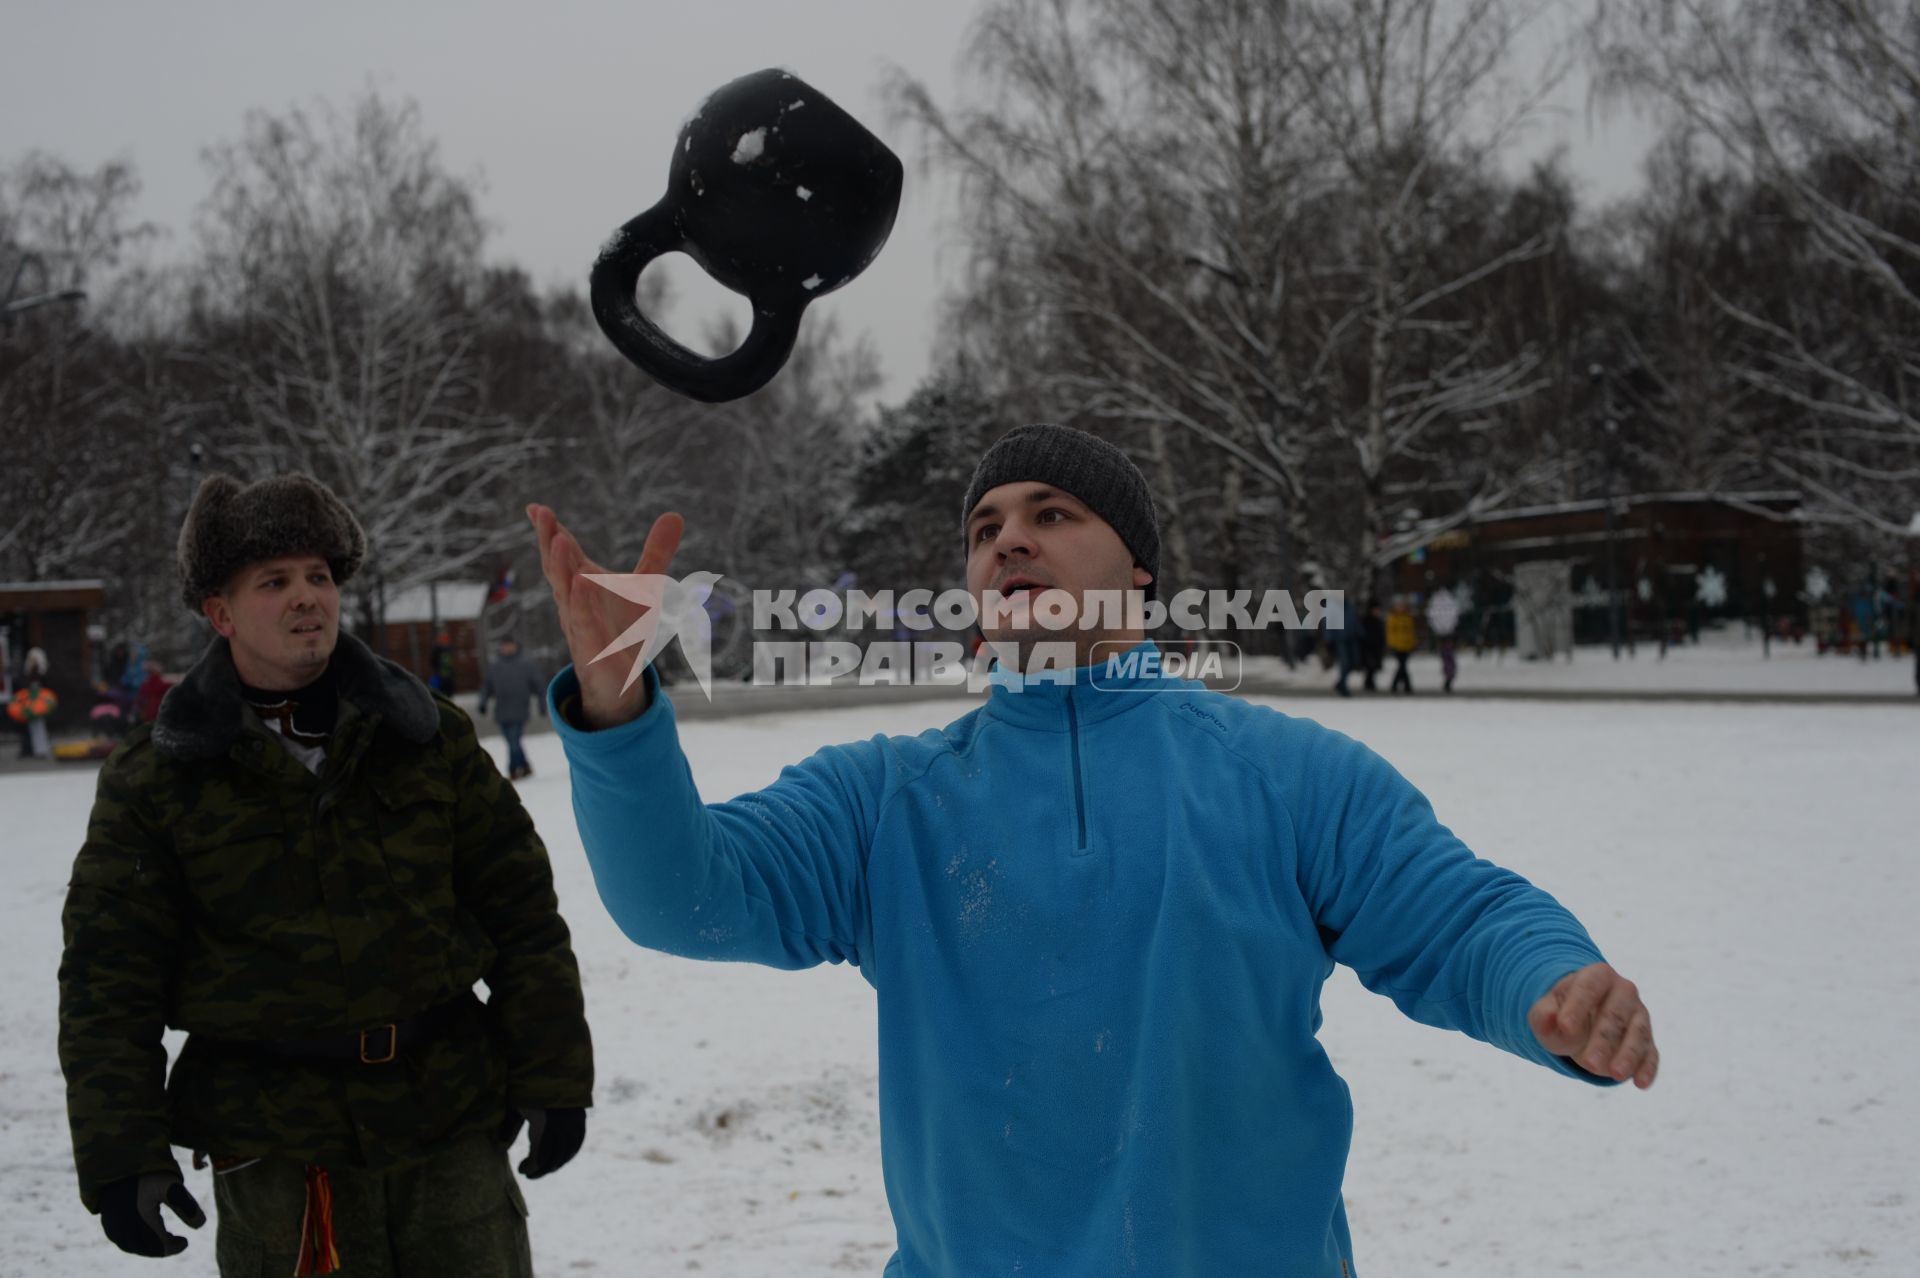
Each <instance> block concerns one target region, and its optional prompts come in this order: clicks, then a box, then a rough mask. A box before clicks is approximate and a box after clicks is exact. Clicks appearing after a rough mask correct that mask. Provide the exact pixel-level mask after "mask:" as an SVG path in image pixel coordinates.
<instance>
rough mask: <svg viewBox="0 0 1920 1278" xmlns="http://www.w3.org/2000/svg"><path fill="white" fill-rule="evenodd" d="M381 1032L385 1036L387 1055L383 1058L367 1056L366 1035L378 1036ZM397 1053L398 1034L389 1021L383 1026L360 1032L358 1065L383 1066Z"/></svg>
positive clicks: (398, 1050) (394, 1026)
mask: <svg viewBox="0 0 1920 1278" xmlns="http://www.w3.org/2000/svg"><path fill="white" fill-rule="evenodd" d="M383 1031H384V1032H385V1033H386V1036H387V1054H386V1055H385V1056H371V1055H369V1054H368V1053H367V1035H369V1034H379V1033H381V1032H383ZM399 1053H400V1032H399V1029H398V1027H397V1026H396V1024H395V1023H394V1022H392V1021H389V1022H387V1023H386V1024H385V1025H376V1026H374V1027H373V1028H372V1029H363V1030H361V1031H360V1063H361V1064H362V1065H385V1064H386V1063H387V1062H389V1061H391V1060H392V1059H393V1058H394V1057H395V1056H397V1055H399Z"/></svg>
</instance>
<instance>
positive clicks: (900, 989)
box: [528, 425, 1659, 1278]
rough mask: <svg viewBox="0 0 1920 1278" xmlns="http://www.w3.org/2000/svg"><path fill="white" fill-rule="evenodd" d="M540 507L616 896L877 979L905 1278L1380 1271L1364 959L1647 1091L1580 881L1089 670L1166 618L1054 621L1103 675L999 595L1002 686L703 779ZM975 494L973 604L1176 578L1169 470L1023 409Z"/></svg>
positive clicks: (622, 615)
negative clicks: (1363, 1235) (1350, 977)
mask: <svg viewBox="0 0 1920 1278" xmlns="http://www.w3.org/2000/svg"><path fill="white" fill-rule="evenodd" d="M528 514H529V517H530V518H531V519H532V521H533V523H534V525H535V528H536V530H537V532H538V536H539V542H540V552H541V560H542V563H543V565H544V567H545V570H546V574H547V579H548V581H549V583H550V585H551V586H552V588H553V593H554V597H555V602H556V605H557V606H558V609H559V613H560V617H561V620H562V623H563V627H564V629H565V631H566V636H567V642H568V646H569V648H570V649H571V651H572V654H573V656H574V659H575V664H574V665H573V666H571V667H569V668H568V669H567V670H565V671H563V672H562V673H561V674H560V675H559V676H558V677H557V678H556V679H555V680H554V682H553V684H552V686H551V688H550V689H549V692H548V696H549V698H550V704H551V706H552V707H553V715H552V717H553V722H554V723H555V725H556V726H557V728H558V731H559V733H560V735H561V739H562V741H563V742H564V745H565V749H566V753H567V758H568V761H569V763H570V765H571V768H572V776H573V800H574V812H575V816H576V818H577V820H578V822H579V827H580V834H581V838H582V842H583V844H584V846H585V849H586V853H587V856H588V859H589V861H590V862H591V865H592V870H593V874H594V879H595V883H596V885H597V887H598V890H599V892H600V896H601V899H602V901H603V902H604V903H605V905H606V908H607V910H608V911H609V913H610V914H611V915H612V917H613V918H614V920H615V921H616V922H617V923H618V924H619V926H620V927H621V929H622V930H623V931H624V932H625V933H626V934H627V936H628V937H630V938H631V939H632V940H633V941H634V942H636V943H637V944H640V945H644V946H647V947H649V948H653V949H658V950H664V951H666V952H668V953H672V954H678V955H684V956H687V957H690V958H700V959H722V960H744V961H750V962H757V963H764V964H769V965H771V966H774V967H782V968H800V967H807V966H810V965H812V964H816V963H822V962H846V963H851V964H854V965H855V966H857V967H858V968H859V970H860V973H861V975H862V976H864V977H865V978H866V979H867V981H868V982H869V983H871V984H872V986H873V988H874V990H875V992H876V995H877V997H878V1006H879V1038H880V1042H879V1049H880V1053H879V1054H880V1123H881V1156H882V1165H883V1171H884V1176H885V1182H886V1189H887V1197H888V1202H889V1204H890V1206H891V1208H892V1212H893V1216H894V1221H895V1224H896V1230H897V1247H898V1250H897V1251H896V1252H895V1254H894V1256H893V1258H892V1260H891V1261H890V1262H889V1264H888V1265H887V1269H886V1273H887V1275H888V1276H889V1278H920V1276H922V1275H942V1276H951V1275H972V1274H1021V1275H1034V1276H1036V1278H1037V1276H1043V1275H1044V1276H1053V1275H1086V1276H1088V1278H1113V1276H1114V1275H1123V1274H1128V1273H1140V1274H1152V1275H1174V1274H1191V1275H1208V1276H1212V1275H1224V1274H1252V1273H1265V1274H1285V1275H1289V1276H1290V1278H1307V1276H1312V1278H1351V1276H1352V1275H1353V1274H1354V1273H1355V1272H1357V1271H1356V1269H1355V1268H1354V1261H1353V1243H1352V1240H1351V1238H1350V1236H1349V1233H1348V1229H1347V1221H1346V1215H1345V1211H1344V1209H1343V1207H1342V1204H1341V1195H1340V1186H1341V1178H1342V1175H1343V1172H1344V1169H1345V1164H1346V1158H1347V1150H1348V1145H1349V1140H1350V1137H1351V1132H1352V1107H1351V1103H1350V1101H1349V1099H1348V1093H1347V1088H1346V1086H1345V1084H1344V1083H1343V1082H1342V1081H1341V1079H1340V1078H1339V1076H1338V1075H1337V1074H1335V1072H1334V1070H1333V1066H1332V1064H1331V1063H1330V1062H1329V1060H1328V1058H1327V1054H1326V1052H1325V1051H1324V1050H1323V1049H1322V1048H1321V1045H1320V1043H1319V1041H1318V1040H1317V1038H1316V1031H1317V1030H1318V1029H1319V1026H1320V1019H1321V1018H1320V1006H1319V1002H1320V989H1321V986H1322V984H1323V982H1324V981H1325V980H1326V979H1327V977H1328V975H1330V974H1331V973H1332V971H1333V966H1334V964H1335V963H1346V964H1348V965H1350V966H1351V967H1352V968H1353V969H1354V970H1355V971H1356V972H1357V973H1358V974H1359V977H1360V979H1361V981H1362V982H1364V983H1365V984H1366V985H1367V987H1368V988H1370V989H1372V990H1374V991H1376V992H1378V993H1381V994H1385V995H1386V996H1387V997H1389V998H1391V999H1392V1000H1393V1001H1394V1002H1395V1003H1396V1004H1398V1006H1399V1007H1400V1008H1401V1010H1402V1011H1404V1012H1406V1013H1407V1015H1409V1016H1412V1017H1414V1018H1415V1019H1416V1020H1419V1021H1422V1022H1424V1023H1426V1024H1430V1025H1435V1026H1439V1027H1441V1028H1445V1029H1454V1030H1460V1031H1463V1032H1465V1033H1467V1034H1471V1035H1473V1036H1474V1037H1475V1038H1478V1039H1481V1040H1483V1041H1485V1042H1488V1043H1491V1044H1493V1045H1494V1046H1496V1047H1501V1048H1504V1049H1506V1050H1507V1051H1509V1052H1512V1053H1514V1054H1515V1055H1517V1056H1520V1057H1523V1058H1525V1059H1527V1060H1530V1061H1533V1062H1535V1063H1536V1064H1539V1065H1542V1066H1544V1067H1546V1068H1548V1069H1552V1070H1556V1071H1558V1072H1560V1073H1562V1074H1565V1075H1567V1076H1568V1077H1570V1078H1576V1079H1582V1080H1585V1081H1588V1082H1592V1083H1598V1084H1610V1083H1616V1082H1621V1081H1624V1080H1626V1079H1628V1078H1631V1079H1633V1080H1634V1081H1635V1083H1636V1084H1638V1085H1639V1086H1640V1087H1643V1088H1644V1087H1648V1086H1651V1085H1652V1083H1653V1080H1654V1075H1655V1072H1656V1071H1657V1069H1658V1066H1659V1055H1658V1053H1657V1051H1656V1050H1655V1047H1654V1043H1653V1035H1652V1029H1651V1026H1650V1022H1649V1019H1648V1015H1647V1010H1646V1008H1645V1007H1644V1006H1643V1005H1642V1003H1641V1001H1640V998H1639V995H1638V992H1637V991H1636V990H1635V988H1634V986H1633V984H1632V983H1631V982H1630V981H1627V980H1626V979H1625V978H1623V977H1621V976H1620V975H1619V974H1617V973H1616V972H1615V971H1614V970H1613V969H1612V968H1611V967H1609V966H1608V965H1607V964H1606V963H1605V961H1604V960H1603V959H1602V957H1601V954H1600V952H1599V950H1598V949H1597V948H1596V947H1595V946H1594V943H1593V942H1592V941H1591V940H1590V939H1589V938H1588V936H1587V933H1586V932H1585V930H1584V929H1583V928H1582V927H1581V926H1580V924H1579V923H1578V922H1577V921H1576V920H1575V919H1574V918H1573V916H1572V915H1571V914H1569V913H1568V912H1567V911H1566V910H1565V909H1563V908H1562V907H1561V906H1560V905H1559V904H1558V903H1557V902H1555V901H1554V899H1553V898H1552V897H1550V896H1549V895H1547V894H1546V893H1545V892H1543V891H1541V890H1540V889H1538V888H1536V887H1534V886H1532V885H1531V884H1529V883H1528V882H1527V881H1526V880H1525V879H1523V878H1521V877H1520V876H1519V875H1517V874H1514V873H1512V872H1510V871H1507V870H1503V869H1500V868H1499V867H1497V866H1494V865H1491V864H1489V863H1488V862H1486V861H1482V860H1478V859H1476V858H1475V857H1474V855H1473V853H1472V852H1470V851H1469V850H1468V849H1467V848H1466V847H1465V846H1463V845H1462V844H1461V842H1460V840H1459V839H1457V838H1456V837H1454V835H1453V834H1452V833H1451V832H1449V831H1448V830H1447V828H1446V827H1445V826H1443V825H1441V824H1440V823H1439V821H1438V820H1436V819H1435V817H1434V813H1433V810H1432V808H1431V807H1430V806H1429V805H1428V802H1427V800H1426V798H1425V797H1424V796H1423V795H1422V794H1421V793H1420V792H1419V791H1418V790H1416V789H1415V788H1414V787H1413V786H1412V785H1411V784H1409V783H1408V782H1407V781H1406V780H1405V779H1404V778H1402V777H1401V776H1400V775H1399V774H1398V773H1397V772H1395V771H1394V769H1393V768H1392V767H1390V766H1389V765H1388V764H1387V763H1386V762H1385V761H1384V760H1382V759H1381V758H1380V757H1379V756H1377V755H1375V754H1374V753H1373V752H1371V751H1370V750H1368V749H1367V748H1366V747H1365V746H1362V745H1360V744H1359V743H1357V742H1355V741H1353V740H1350V739H1349V738H1347V737H1345V736H1342V735H1341V734H1339V733H1337V732H1333V731H1330V730H1328V729H1326V728H1322V727H1320V726H1318V725H1317V724H1314V723H1311V722H1309V721H1307V720H1303V719H1295V718H1291V717H1288V716H1286V715H1283V714H1280V713H1277V712H1276V711H1274V710H1271V709H1268V708H1266V707H1264V706H1256V705H1251V704H1249V703H1247V702H1244V701H1241V700H1238V699H1236V698H1233V697H1230V696H1226V695H1223V694H1218V693H1213V692H1209V691H1207V690H1205V689H1204V688H1203V687H1202V686H1201V685H1200V684H1198V683H1195V682H1191V681H1187V680H1181V679H1172V678H1164V677H1158V676H1156V675H1154V674H1153V673H1152V672H1151V670H1150V669H1149V668H1147V667H1145V666H1143V665H1141V664H1138V663H1136V664H1135V666H1134V667H1133V669H1132V671H1131V672H1130V673H1128V672H1126V671H1124V670H1122V672H1121V673H1120V674H1119V675H1117V676H1116V675H1114V674H1113V673H1112V669H1109V670H1108V672H1107V674H1106V675H1105V676H1104V677H1099V678H1097V679H1096V678H1095V677H1094V676H1095V675H1096V674H1098V673H1099V672H1098V671H1097V670H1096V669H1095V668H1094V667H1093V666H1091V665H1087V664H1086V663H1087V662H1089V661H1091V660H1092V658H1093V656H1094V654H1095V647H1096V645H1106V646H1105V647H1102V648H1101V649H1100V651H1101V652H1111V651H1113V650H1114V649H1115V648H1116V647H1119V648H1127V647H1131V646H1133V645H1139V644H1141V643H1142V642H1143V641H1144V635H1143V634H1142V633H1141V632H1140V631H1139V630H1137V629H1135V630H1127V629H1095V630H1090V631H1082V630H1074V631H1072V632H1071V633H1070V634H1068V635H1066V636H1064V637H1066V638H1069V639H1071V641H1072V642H1073V643H1074V644H1075V649H1076V653H1077V654H1078V656H1079V658H1080V660H1081V662H1082V667H1081V668H1076V669H1075V670H1074V671H1073V672H1072V673H1073V675H1074V676H1076V677H1074V678H1071V679H1058V678H1054V677H1046V676H1042V675H1039V674H1036V673H1035V671H1034V670H1033V669H1032V668H1031V665H1030V664H1029V661H1030V654H1033V653H1035V652H1037V651H1038V644H1039V642H1040V641H1042V640H1043V639H1059V638H1061V637H1063V636H1061V635H1056V634H1053V633H1052V632H1043V631H1041V630H1040V629H1039V628H1038V627H1036V626H1033V625H1031V624H1029V625H1027V626H1025V627H1022V626H1021V625H1020V619H1019V618H1017V617H1016V618H1015V619H1013V620H1012V621H1005V622H1001V621H998V620H992V619H990V620H988V621H986V622H985V623H984V624H985V627H986V629H987V638H988V639H989V640H992V641H995V642H996V643H1005V644H1010V645H1012V648H1011V649H1010V650H1011V651H1013V652H1014V653H1016V654H1017V657H1016V660H1015V662H1014V663H1013V664H1015V665H1017V666H1018V667H1019V668H1017V669H1004V668H1003V670H1002V671H1001V672H1000V673H999V674H998V675H997V676H996V681H995V685H994V686H993V687H992V689H991V693H990V696H989V697H988V699H987V700H986V702H985V703H984V704H983V705H981V706H980V707H979V708H978V709H976V710H974V711H972V712H971V713H969V714H966V715H963V716H961V717H960V718H959V719H957V720H956V721H954V722H953V723H952V724H949V725H948V726H947V727H945V728H940V729H936V730H932V731H928V732H924V733H921V734H920V735H919V736H914V737H887V736H876V737H874V738H872V739H870V740H867V741H861V742H855V743H852V744H848V745H839V746H831V747H828V748H826V749H823V750H820V751H819V752H818V753H816V754H814V755H813V756H812V757H811V758H808V759H806V760H804V761H803V762H800V763H798V764H795V765H793V766H791V767H788V768H787V769H786V770H785V771H784V772H782V774H781V775H780V777H779V779H778V780H776V781H775V782H774V783H773V784H772V785H770V786H768V787H767V788H765V789H764V790H760V791H758V792H756V793H752V794H746V795H742V796H740V797H739V798H736V799H733V800H731V801H729V802H726V803H714V804H707V803H703V802H702V800H701V797H700V792H699V789H698V787H697V786H696V784H695V781H694V777H693V775H692V773H691V771H690V770H689V768H688V765H687V760H686V757H685V755H684V754H683V753H682V752H681V748H680V742H679V739H678V735H677V731H676V728H675V721H674V709H673V704H672V702H671V701H670V700H669V699H668V698H667V697H666V696H665V695H664V694H663V693H662V691H661V689H660V685H659V682H658V680H657V678H656V677H655V676H654V675H653V673H652V672H651V671H650V670H649V671H648V672H647V673H646V674H645V676H644V678H643V679H641V680H639V681H636V682H634V683H633V686H632V687H630V688H629V687H628V686H627V684H628V678H627V673H628V672H627V669H626V664H627V663H626V662H624V661H620V660H611V661H601V662H598V663H595V662H594V658H595V657H596V656H598V655H599V654H600V653H601V652H602V651H603V650H605V649H606V648H607V647H608V646H609V644H611V643H612V642H613V641H614V640H615V639H616V638H617V637H619V636H620V635H622V633H623V632H625V631H626V630H627V629H628V628H629V626H631V625H632V624H633V623H634V622H635V621H636V620H638V619H639V618H640V617H641V615H642V612H641V609H640V608H639V606H638V605H636V604H634V603H632V602H629V601H628V600H626V599H624V598H622V597H620V596H618V595H616V594H614V593H613V592H612V591H610V590H604V589H600V588H598V587H597V586H595V585H593V584H592V583H589V582H586V581H584V580H582V574H586V573H599V572H601V571H603V570H602V569H601V568H599V567H598V566H597V565H595V564H594V563H593V562H592V561H591V560H589V559H588V558H587V557H586V555H585V553H584V552H583V550H582V549H581V547H580V546H579V544H578V542H577V541H575V539H574V538H573V537H572V536H571V534H569V533H568V532H567V531H566V530H565V529H564V528H563V527H562V526H561V525H560V524H559V522H558V520H557V519H556V517H555V515H554V512H553V511H551V510H550V509H548V508H546V507H544V506H538V505H536V506H530V507H529V508H528ZM964 515H965V536H966V545H967V560H966V566H967V586H968V589H969V590H970V591H971V592H972V593H973V594H974V595H975V597H976V599H980V598H983V597H984V596H985V593H986V592H987V591H989V590H999V591H1000V592H1001V593H1003V594H1017V593H1020V592H1022V591H1026V592H1031V593H1032V594H1038V593H1040V592H1044V591H1063V592H1066V594H1067V595H1068V596H1071V597H1072V598H1074V599H1076V600H1079V601H1082V602H1085V601H1086V600H1087V596H1088V592H1091V591H1095V590H1114V589H1123V590H1125V589H1132V590H1138V591H1141V592H1142V593H1143V594H1145V593H1147V592H1151V591H1152V590H1153V589H1154V578H1155V576H1156V575H1157V573H1158V571H1159V558H1160V542H1159V532H1158V525H1157V522H1156V518H1155V514H1154V508H1153V503H1152V501H1151V499H1150V497H1149V495H1148V492H1147V486H1146V483H1145V481H1144V479H1143V478H1142V477H1141V475H1140V473H1139V471H1138V470H1137V469H1136V468H1135V467H1134V466H1133V464H1132V463H1131V462H1130V461H1129V460H1128V459H1127V458H1126V456H1125V455H1124V454H1122V453H1121V452H1120V451H1119V450H1117V449H1115V448H1114V447H1112V446H1111V445H1109V444H1107V443H1105V442H1104V441H1101V440H1099V439H1098V438H1096V437H1094V436H1092V435H1088V434H1084V433H1082V432H1079V431H1074V430H1068V429H1064V428H1061V427H1056V426H1045V425H1043V426H1030V427H1023V428H1020V429H1017V430H1014V431H1012V432H1010V433H1009V434H1007V435H1006V436H1004V437H1003V438H1002V439H1001V440H1000V441H999V442H997V443H996V444H994V445H993V447H992V448H990V449H989V450H988V452H987V453H986V455H985V456H984V457H983V458H982V460H981V462H980V465H979V469H978V471H977V472H976V474H975V475H974V478H973V482H972V484H971V487H970V490H969V492H968V494H967V499H966V508H965V512H964ZM683 527H684V525H683V523H682V521H681V520H680V518H679V516H677V515H671V514H668V515H663V516H661V517H660V518H659V519H658V520H657V521H656V522H655V523H654V525H653V528H652V530H651V532H650V533H649V535H648V538H647V543H646V547H645V549H644V551H643V553H642V556H641V559H640V563H639V564H638V565H637V567H636V569H635V571H636V572H637V573H664V572H665V571H666V570H667V568H668V567H669V566H670V565H671V563H672V559H673V555H674V552H675V550H676V549H677V547H678V544H679V540H680V535H681V532H682V530H683ZM1106 620H1107V621H1110V622H1115V623H1119V622H1120V620H1121V619H1117V618H1106ZM1116 668H1117V667H1116Z"/></svg>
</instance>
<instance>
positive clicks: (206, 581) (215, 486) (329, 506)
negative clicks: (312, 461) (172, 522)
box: [173, 474, 367, 613]
mask: <svg viewBox="0 0 1920 1278" xmlns="http://www.w3.org/2000/svg"><path fill="white" fill-rule="evenodd" d="M285 555H317V556H319V557H320V558H321V559H324V560H326V561H327V567H328V568H330V569H331V570H332V572H333V580H334V583H335V584H336V585H344V584H346V582H347V579H348V578H350V577H352V576H353V574H354V573H355V572H356V571H358V570H359V568H360V564H361V561H363V560H364V559H365V558H366V557H367V534H366V533H365V532H364V531H362V529H361V527H360V521H359V520H357V519H355V518H354V517H353V512H352V511H350V510H348V509H347V508H346V507H345V506H344V505H342V504H341V501H340V499H339V498H338V497H335V496H334V495H333V493H332V492H330V491H328V489H327V488H326V487H325V486H324V485H322V484H321V483H320V482H319V481H318V480H316V479H313V478H312V477H310V476H307V475H298V474H295V475H275V476H274V477H272V478H271V479H262V480H260V481H259V482H258V483H253V484H245V485H243V484H242V483H241V482H240V481H239V480H237V479H235V478H234V477H233V476H231V475H209V476H207V478H206V481H205V482H204V483H202V484H201V485H200V491H199V492H198V493H196V494H195V495H194V498H193V506H192V507H191V508H190V509H189V510H188V511H187V520H186V522H185V523H184V524H182V525H181V526H180V542H179V545H178V546H177V547H176V548H175V550H174V557H173V563H174V570H175V571H176V572H177V573H178V574H179V576H180V598H181V599H182V600H183V601H184V602H185V603H186V605H187V607H188V608H189V609H191V610H192V611H194V612H196V613H197V612H199V611H200V605H201V603H202V602H204V601H205V600H206V598H207V596H208V595H216V594H219V593H220V591H221V589H222V588H223V587H224V586H225V585H226V584H227V582H228V581H229V580H230V579H231V578H232V577H233V574H235V573H236V572H239V571H240V570H241V569H242V568H245V567H246V566H247V565H248V564H257V563H259V562H260V561H261V560H263V559H279V558H281V557H282V556H285Z"/></svg>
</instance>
